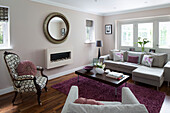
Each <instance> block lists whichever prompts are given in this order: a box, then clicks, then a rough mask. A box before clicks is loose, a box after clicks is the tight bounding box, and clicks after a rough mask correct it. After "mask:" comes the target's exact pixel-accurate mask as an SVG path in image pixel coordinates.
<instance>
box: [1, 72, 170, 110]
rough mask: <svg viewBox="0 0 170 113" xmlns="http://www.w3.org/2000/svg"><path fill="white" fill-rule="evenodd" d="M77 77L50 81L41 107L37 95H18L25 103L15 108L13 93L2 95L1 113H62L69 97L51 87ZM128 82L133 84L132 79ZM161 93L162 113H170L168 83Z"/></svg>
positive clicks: (63, 77) (42, 97) (144, 85)
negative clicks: (163, 98) (163, 95)
mask: <svg viewBox="0 0 170 113" xmlns="http://www.w3.org/2000/svg"><path fill="white" fill-rule="evenodd" d="M76 76H77V75H75V74H74V73H72V74H69V75H65V76H62V77H59V78H56V79H53V80H50V81H49V82H48V85H47V87H48V92H45V91H44V90H43V92H42V95H41V101H42V104H43V105H42V106H39V105H38V104H37V96H36V94H35V93H28V94H23V95H22V99H21V97H20V95H18V96H17V99H16V102H17V103H20V102H22V100H23V102H22V103H21V104H18V105H15V106H13V105H12V103H11V101H12V98H13V96H14V93H13V92H11V93H9V94H5V95H2V96H0V113H60V112H61V110H62V107H63V105H64V103H65V99H66V97H67V96H66V95H65V94H63V93H61V92H59V91H57V90H55V89H53V88H51V86H52V85H54V84H57V83H60V82H62V81H65V80H68V79H70V78H73V77H76ZM128 82H129V83H133V81H132V80H131V79H130V80H129V81H128ZM136 84H137V85H140V86H143V87H148V88H150V89H155V90H156V87H153V86H150V85H147V84H142V83H136ZM159 91H161V92H165V93H166V98H165V100H164V103H163V106H162V108H161V113H170V110H169V106H170V87H168V86H167V83H166V82H165V83H164V84H163V85H162V87H161V88H160V89H159ZM168 110H169V111H168Z"/></svg>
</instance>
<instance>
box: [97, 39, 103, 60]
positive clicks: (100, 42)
mask: <svg viewBox="0 0 170 113" xmlns="http://www.w3.org/2000/svg"><path fill="white" fill-rule="evenodd" d="M102 46H103V43H102V41H101V40H97V41H96V47H99V48H98V59H99V58H100V47H102Z"/></svg>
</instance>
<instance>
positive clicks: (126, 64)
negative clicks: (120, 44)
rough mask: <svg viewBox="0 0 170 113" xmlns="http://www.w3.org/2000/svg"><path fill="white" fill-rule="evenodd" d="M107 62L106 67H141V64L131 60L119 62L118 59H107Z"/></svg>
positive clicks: (131, 68)
mask: <svg viewBox="0 0 170 113" xmlns="http://www.w3.org/2000/svg"><path fill="white" fill-rule="evenodd" d="M104 63H105V64H106V68H107V66H108V67H113V68H114V67H119V68H126V69H129V70H134V69H136V68H137V67H139V66H140V65H139V64H135V63H130V62H118V61H111V60H105V62H104Z"/></svg>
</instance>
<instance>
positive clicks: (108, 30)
mask: <svg viewBox="0 0 170 113" xmlns="http://www.w3.org/2000/svg"><path fill="white" fill-rule="evenodd" d="M105 34H106V35H110V34H112V24H106V25H105Z"/></svg>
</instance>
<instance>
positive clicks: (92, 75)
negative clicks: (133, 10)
mask: <svg viewBox="0 0 170 113" xmlns="http://www.w3.org/2000/svg"><path fill="white" fill-rule="evenodd" d="M75 74H77V75H78V82H79V76H83V77H87V78H89V79H93V80H96V81H99V82H102V83H105V84H108V85H111V86H113V87H115V96H117V88H118V87H119V86H120V85H122V84H123V83H125V86H126V82H127V81H128V80H129V79H130V76H128V75H124V78H122V79H121V80H116V79H113V78H110V77H107V76H106V73H104V74H97V73H96V72H95V70H91V71H90V72H87V71H86V70H85V69H80V70H78V71H75Z"/></svg>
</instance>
